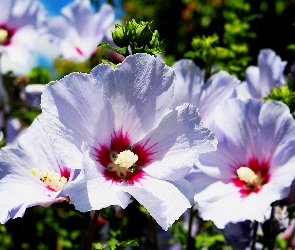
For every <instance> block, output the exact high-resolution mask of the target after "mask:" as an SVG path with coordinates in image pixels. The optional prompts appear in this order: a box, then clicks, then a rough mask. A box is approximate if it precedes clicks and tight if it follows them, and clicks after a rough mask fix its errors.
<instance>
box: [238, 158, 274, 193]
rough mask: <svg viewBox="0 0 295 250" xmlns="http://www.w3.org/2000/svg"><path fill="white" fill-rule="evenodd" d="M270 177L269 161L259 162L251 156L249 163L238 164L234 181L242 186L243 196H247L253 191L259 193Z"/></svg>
mask: <svg viewBox="0 0 295 250" xmlns="http://www.w3.org/2000/svg"><path fill="white" fill-rule="evenodd" d="M269 178H270V175H269V163H268V161H262V162H259V161H258V159H256V158H251V159H249V161H248V163H247V164H245V165H241V166H238V168H237V173H236V176H235V177H234V178H233V179H232V182H233V183H234V185H235V186H237V187H239V188H240V190H239V191H240V193H241V195H242V196H247V195H249V194H250V193H252V192H255V193H258V192H259V191H260V189H261V188H262V186H263V185H264V184H266V183H268V182H269Z"/></svg>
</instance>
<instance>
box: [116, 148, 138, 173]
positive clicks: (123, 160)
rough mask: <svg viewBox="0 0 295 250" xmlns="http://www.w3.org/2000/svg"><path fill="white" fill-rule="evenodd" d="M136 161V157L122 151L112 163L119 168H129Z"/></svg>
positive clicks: (127, 151)
mask: <svg viewBox="0 0 295 250" xmlns="http://www.w3.org/2000/svg"><path fill="white" fill-rule="evenodd" d="M137 160H138V156H137V155H136V154H134V153H133V152H131V151H130V150H124V151H122V152H121V153H120V154H118V155H117V159H116V160H115V161H114V163H115V164H117V165H119V166H120V167H121V168H126V169H128V168H130V167H132V165H133V164H134V163H135V162H136V161H137Z"/></svg>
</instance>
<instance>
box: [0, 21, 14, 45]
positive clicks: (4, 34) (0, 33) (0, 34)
mask: <svg viewBox="0 0 295 250" xmlns="http://www.w3.org/2000/svg"><path fill="white" fill-rule="evenodd" d="M14 33H15V31H14V30H13V29H9V28H8V27H6V25H4V24H0V45H4V46H7V45H9V44H10V43H11V37H12V36H13V35H14Z"/></svg>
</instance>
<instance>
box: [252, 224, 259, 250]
mask: <svg viewBox="0 0 295 250" xmlns="http://www.w3.org/2000/svg"><path fill="white" fill-rule="evenodd" d="M257 229H258V222H257V221H254V222H253V235H252V240H253V241H252V246H251V250H255V249H256V248H255V243H256V236H257Z"/></svg>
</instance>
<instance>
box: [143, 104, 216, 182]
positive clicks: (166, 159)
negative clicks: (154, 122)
mask: <svg viewBox="0 0 295 250" xmlns="http://www.w3.org/2000/svg"><path fill="white" fill-rule="evenodd" d="M167 128H169V129H167ZM144 142H146V144H145V147H146V148H149V149H150V151H151V152H153V154H152V155H151V158H152V163H151V164H149V165H148V166H146V167H145V168H144V169H143V170H144V171H145V172H146V173H148V174H150V175H151V176H153V177H155V178H160V179H167V180H174V179H179V178H181V177H183V176H184V175H186V174H187V172H188V171H189V170H190V169H191V168H192V167H193V165H194V163H195V162H196V160H197V158H198V155H199V154H201V153H206V152H209V151H212V150H215V148H216V145H217V141H216V138H215V136H214V134H213V133H212V132H211V131H210V130H209V129H208V128H207V127H205V125H204V123H203V121H202V118H201V116H200V114H199V113H198V111H197V109H196V107H194V106H192V105H189V104H184V105H182V106H179V107H177V109H176V110H175V111H172V112H170V113H169V114H168V115H166V116H165V117H164V118H163V120H162V121H161V123H160V124H159V126H158V127H157V128H155V129H154V130H153V131H151V132H150V133H148V134H147V135H146V137H145V138H144V139H143V140H142V143H144ZM139 144H140V142H139Z"/></svg>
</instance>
